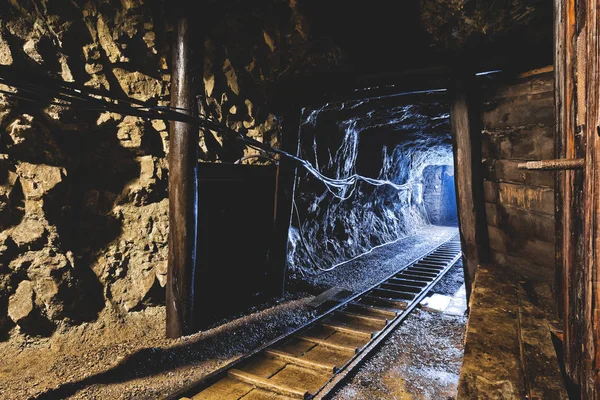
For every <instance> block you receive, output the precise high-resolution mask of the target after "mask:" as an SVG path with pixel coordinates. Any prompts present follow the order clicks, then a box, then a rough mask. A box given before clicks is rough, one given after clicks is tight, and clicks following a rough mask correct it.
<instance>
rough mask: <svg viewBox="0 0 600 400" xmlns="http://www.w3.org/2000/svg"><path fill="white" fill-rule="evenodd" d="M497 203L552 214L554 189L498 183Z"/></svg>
mask: <svg viewBox="0 0 600 400" xmlns="http://www.w3.org/2000/svg"><path fill="white" fill-rule="evenodd" d="M498 188H499V195H500V196H499V204H502V205H504V206H510V207H515V208H519V209H521V210H527V211H535V212H539V213H542V214H547V215H554V190H552V189H548V188H540V187H530V186H524V185H515V184H512V183H499V184H498Z"/></svg>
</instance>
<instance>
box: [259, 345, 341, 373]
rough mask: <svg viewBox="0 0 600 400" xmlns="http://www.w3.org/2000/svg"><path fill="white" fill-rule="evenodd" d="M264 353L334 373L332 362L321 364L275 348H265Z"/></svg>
mask: <svg viewBox="0 0 600 400" xmlns="http://www.w3.org/2000/svg"><path fill="white" fill-rule="evenodd" d="M265 354H266V355H267V356H270V357H273V358H276V359H278V360H281V361H285V362H288V363H290V364H294V365H299V366H301V367H305V368H309V369H318V370H322V371H326V372H330V373H332V374H333V373H335V371H336V370H337V367H336V366H335V365H333V364H321V363H317V362H314V361H310V360H307V359H305V358H301V357H295V356H293V355H291V354H289V353H286V352H283V351H280V350H275V349H267V350H265Z"/></svg>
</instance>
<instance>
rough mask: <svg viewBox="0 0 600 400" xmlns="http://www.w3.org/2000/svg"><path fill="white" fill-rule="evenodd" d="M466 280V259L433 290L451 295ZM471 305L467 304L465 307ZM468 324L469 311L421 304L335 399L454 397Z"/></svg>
mask: <svg viewBox="0 0 600 400" xmlns="http://www.w3.org/2000/svg"><path fill="white" fill-rule="evenodd" d="M463 283H464V279H463V275H462V264H461V263H458V264H457V265H455V266H454V267H453V268H452V269H451V270H450V271H448V274H447V275H446V276H445V277H444V278H443V279H442V280H441V281H440V282H439V283H438V284H437V285H436V286H435V288H434V289H432V292H430V293H439V294H445V295H450V296H452V295H454V294H455V293H457V292H458V290H459V289H460V288H461V286H462V285H463ZM463 301H464V300H463ZM466 306H467V305H466V303H464V304H463V307H464V308H465V309H466ZM466 323H467V317H466V316H464V315H463V316H454V315H446V314H444V313H439V312H431V311H425V310H423V309H420V308H419V307H417V308H416V309H415V310H414V311H413V312H412V314H411V315H410V316H409V317H408V318H407V319H406V320H405V321H404V322H403V323H402V324H401V325H400V327H399V328H398V329H397V330H396V331H395V332H394V333H393V334H392V335H391V336H390V337H389V338H387V339H386V340H385V342H384V344H383V345H382V347H381V348H380V350H379V351H378V352H377V353H376V354H375V355H374V356H372V357H371V358H370V359H368V360H367V362H366V363H365V364H363V365H362V366H361V368H359V370H358V371H357V372H356V373H355V374H354V375H353V377H352V378H351V380H350V381H349V382H348V383H347V384H346V385H344V387H342V388H341V389H340V390H339V391H338V392H337V393H336V394H335V395H334V397H333V398H334V399H335V400H379V399H381V400H384V399H385V400H405V399H424V400H442V399H454V398H455V396H456V391H457V387H458V378H459V374H460V367H461V365H462V357H463V350H464V347H463V340H464V334H465V329H466Z"/></svg>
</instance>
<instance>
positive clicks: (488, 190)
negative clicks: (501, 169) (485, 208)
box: [483, 180, 500, 203]
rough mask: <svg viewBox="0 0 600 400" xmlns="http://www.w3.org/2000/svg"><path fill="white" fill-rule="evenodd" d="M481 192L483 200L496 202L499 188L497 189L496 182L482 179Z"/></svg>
mask: <svg viewBox="0 0 600 400" xmlns="http://www.w3.org/2000/svg"><path fill="white" fill-rule="evenodd" d="M483 194H484V200H485V201H486V202H487V203H498V201H499V199H500V190H499V189H498V182H492V181H489V180H484V181H483Z"/></svg>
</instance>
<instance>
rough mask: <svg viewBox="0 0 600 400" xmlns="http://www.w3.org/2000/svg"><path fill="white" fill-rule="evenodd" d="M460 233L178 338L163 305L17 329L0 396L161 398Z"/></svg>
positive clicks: (390, 249)
mask: <svg viewBox="0 0 600 400" xmlns="http://www.w3.org/2000/svg"><path fill="white" fill-rule="evenodd" d="M455 233H456V228H450V227H432V228H429V229H427V230H424V231H422V232H421V233H420V234H419V235H417V236H413V237H410V238H406V239H403V240H401V241H399V242H397V243H395V244H392V245H390V246H387V247H383V248H380V249H377V250H376V251H374V252H373V253H371V254H369V255H366V256H364V257H362V258H361V259H358V260H356V261H354V262H352V263H349V264H346V265H344V266H343V267H340V268H339V270H336V271H334V272H333V273H332V274H329V275H327V276H325V275H320V276H318V277H314V278H312V279H311V280H310V281H309V282H308V284H305V285H299V284H298V283H296V284H295V285H293V286H292V287H291V290H290V294H288V295H287V296H286V297H285V298H281V299H275V300H273V301H271V302H269V303H266V304H261V305H256V306H253V307H250V308H248V309H247V310H244V311H242V312H240V313H238V315H237V316H234V317H232V318H230V319H229V320H227V321H221V322H222V324H221V325H219V326H216V327H214V328H212V329H210V330H207V331H205V332H201V333H197V334H195V335H191V336H187V337H184V338H181V339H177V340H169V339H164V327H165V310H164V307H152V308H148V309H146V310H143V311H140V312H133V313H129V314H128V315H126V316H125V317H123V316H119V315H117V313H115V312H114V311H112V310H110V309H106V310H105V311H104V312H103V313H102V315H101V317H100V318H99V319H98V320H97V321H95V322H93V323H86V324H83V325H80V326H77V327H67V326H63V327H59V329H57V331H56V332H55V333H54V335H53V336H52V337H50V338H34V337H26V336H24V335H22V334H20V333H19V332H18V331H16V330H15V331H13V332H11V337H10V339H9V340H7V341H4V342H2V343H0V354H2V357H1V358H0V399H3V400H4V399H5V400H10V399H25V398H37V399H67V398H68V399H149V398H162V397H164V396H165V395H166V394H168V393H172V392H174V391H177V390H178V389H180V388H181V387H183V386H185V385H187V384H189V383H191V382H193V381H195V380H198V379H200V378H201V377H202V376H205V375H206V374H208V373H210V372H211V371H214V370H216V369H218V368H219V367H222V366H224V365H226V364H227V363H229V362H231V361H234V360H235V359H237V358H238V357H240V356H241V355H243V354H244V353H246V352H247V351H249V350H251V349H255V348H257V347H259V346H260V345H262V344H264V343H266V342H268V341H270V340H273V339H274V338H276V337H278V336H280V335H283V334H285V333H286V332H288V331H290V330H292V329H294V328H296V327H298V326H300V325H302V324H304V323H306V322H308V321H309V320H311V319H312V318H314V317H315V316H316V315H315V312H314V311H312V310H311V309H310V308H309V307H307V303H308V301H310V300H311V299H312V298H313V295H314V294H316V293H319V292H320V291H323V290H325V289H327V288H328V287H330V286H342V287H347V288H350V289H352V290H354V291H359V290H364V289H366V288H367V287H368V286H370V285H371V284H373V283H375V282H376V281H379V280H381V279H383V278H385V277H387V276H388V275H389V274H390V273H391V272H393V271H394V270H395V269H397V268H399V267H401V266H402V265H404V264H406V263H408V262H410V261H412V259H413V258H414V257H415V256H416V255H417V254H418V253H421V252H423V251H426V250H428V249H431V248H433V247H435V246H437V245H438V244H439V243H440V242H442V241H444V240H446V239H448V238H449V237H451V236H452V235H454V234H455ZM420 314H421V312H419V313H418V314H416V315H420ZM236 317H237V318H236ZM430 319H431V320H433V319H435V318H433V317H431V318H430ZM427 323H428V322H427V320H426V319H425V320H423V328H427V330H429V329H433V328H432V327H433V325H431V326H428V325H427ZM433 323H434V322H429V324H433ZM403 329H404V328H403ZM413 329H414V332H416V331H417V329H418V328H417V327H414V328H413ZM463 329H464V328H463ZM400 340H401V341H402V339H400ZM401 341H400V342H401ZM390 354H392V353H390ZM388 356H389V355H388ZM374 360H375V359H374ZM346 398H348V397H346ZM356 398H360V397H356ZM371 398H373V397H371Z"/></svg>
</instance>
